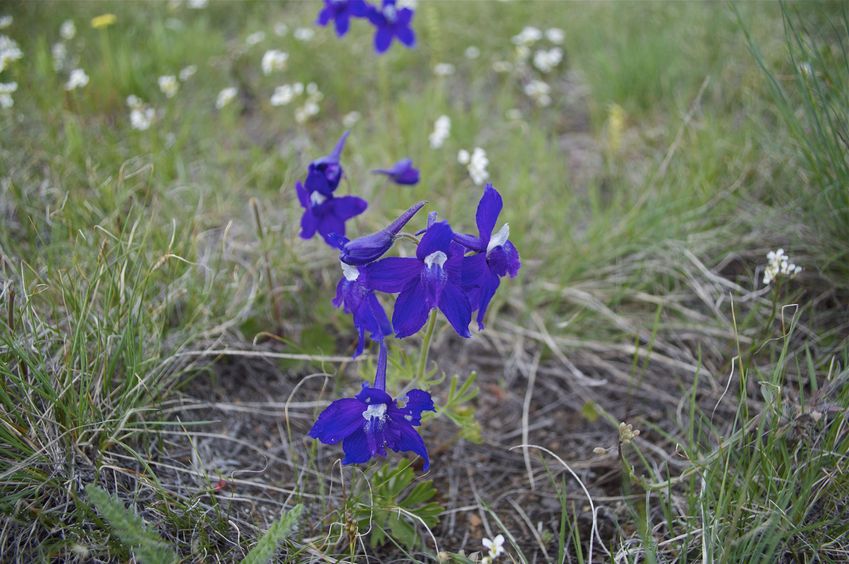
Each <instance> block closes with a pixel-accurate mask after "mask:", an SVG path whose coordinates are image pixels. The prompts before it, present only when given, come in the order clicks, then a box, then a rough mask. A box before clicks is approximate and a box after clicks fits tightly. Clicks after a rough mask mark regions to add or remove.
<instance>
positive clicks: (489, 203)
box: [475, 184, 504, 248]
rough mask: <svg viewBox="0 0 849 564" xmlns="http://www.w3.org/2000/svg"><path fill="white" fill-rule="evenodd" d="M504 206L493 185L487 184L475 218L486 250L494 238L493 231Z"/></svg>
mask: <svg viewBox="0 0 849 564" xmlns="http://www.w3.org/2000/svg"><path fill="white" fill-rule="evenodd" d="M503 205H504V204H503V202H502V200H501V194H499V193H498V190H496V189H495V188H493V187H492V184H487V185H486V187H485V188H484V189H483V195H482V196H481V199H480V202H478V210H477V214H476V216H475V218H476V220H477V224H478V232H479V233H480V240H481V242H482V244H483V247H484V248H486V245H487V244H489V238H490V237H491V236H492V230H493V229H495V222H496V221H498V216H499V214H500V213H501V208H502V207H503Z"/></svg>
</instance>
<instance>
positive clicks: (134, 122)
mask: <svg viewBox="0 0 849 564" xmlns="http://www.w3.org/2000/svg"><path fill="white" fill-rule="evenodd" d="M127 107H129V108H130V126H131V127H132V128H133V129H138V130H139V131H145V130H146V129H149V128H150V126H151V125H152V124H153V120H154V118H155V117H156V111H155V110H154V109H153V108H152V107H150V106H149V105H148V104H146V103H145V102H144V101H143V100H142V99H141V98H139V97H138V96H134V95H132V94H131V95H129V96H127Z"/></svg>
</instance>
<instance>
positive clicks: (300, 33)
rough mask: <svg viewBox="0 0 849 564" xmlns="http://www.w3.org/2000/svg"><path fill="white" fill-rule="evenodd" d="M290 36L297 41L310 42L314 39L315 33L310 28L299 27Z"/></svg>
mask: <svg viewBox="0 0 849 564" xmlns="http://www.w3.org/2000/svg"><path fill="white" fill-rule="evenodd" d="M292 36H293V37H294V38H295V39H297V40H298V41H305V42H306V41H312V38H313V37H315V31H314V30H313V29H312V28H311V27H299V28H297V29H295V31H294V32H293V33H292Z"/></svg>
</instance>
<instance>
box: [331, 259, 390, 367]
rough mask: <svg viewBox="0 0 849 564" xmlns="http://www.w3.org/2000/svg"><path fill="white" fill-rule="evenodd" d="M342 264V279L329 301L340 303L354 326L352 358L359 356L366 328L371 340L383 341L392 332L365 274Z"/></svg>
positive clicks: (358, 268) (355, 267)
mask: <svg viewBox="0 0 849 564" xmlns="http://www.w3.org/2000/svg"><path fill="white" fill-rule="evenodd" d="M341 264H342V279H341V280H339V284H338V285H337V286H336V297H335V298H333V305H334V306H336V307H342V308H343V311H344V312H345V313H350V314H351V315H352V316H353V318H354V327H355V328H356V329H357V334H358V336H359V339H358V341H357V350H356V352H355V353H354V358H356V357H358V356H360V355H361V354H362V352H363V347H364V346H365V342H366V339H365V334H366V331H368V332H369V333H371V339H372V341H380V342H381V343H382V342H383V338H384V337H386V336H388V335H391V334H392V326H391V325H390V324H389V319H388V318H387V317H386V312H385V311H383V306H382V305H380V302H379V301H378V300H377V296H375V295H374V291H373V290H371V289H370V288H369V286H368V274H367V273H366V272H365V270H364V269H362V268H360V267H358V266H351V265H348V264H345V263H344V262H343V263H341Z"/></svg>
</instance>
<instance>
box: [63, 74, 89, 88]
mask: <svg viewBox="0 0 849 564" xmlns="http://www.w3.org/2000/svg"><path fill="white" fill-rule="evenodd" d="M86 84H88V75H87V74H86V73H85V71H84V70H83V69H74V70H72V71H71V74H70V75H69V76H68V82H66V83H65V90H67V91H69V92H70V91H71V90H76V89H77V88H83V87H84V86H85V85H86Z"/></svg>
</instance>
